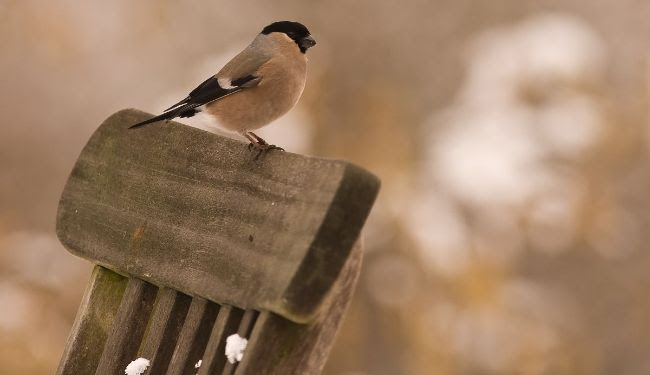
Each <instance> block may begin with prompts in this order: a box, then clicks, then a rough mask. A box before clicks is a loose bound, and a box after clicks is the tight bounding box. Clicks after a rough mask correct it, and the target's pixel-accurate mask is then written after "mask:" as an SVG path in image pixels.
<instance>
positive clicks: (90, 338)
mask: <svg viewBox="0 0 650 375" xmlns="http://www.w3.org/2000/svg"><path fill="white" fill-rule="evenodd" d="M126 284H127V278H125V277H123V276H120V275H118V274H116V273H114V272H113V271H109V270H107V269H105V268H103V267H99V266H95V268H94V269H93V272H92V275H91V277H90V281H89V282H88V286H87V287H86V291H85V293H84V296H83V299H82V300H81V305H80V306H79V311H78V312H77V317H76V318H75V321H74V324H73V325H72V329H71V331H70V334H69V336H68V341H67V343H66V346H65V350H64V352H63V356H62V357H61V362H60V363H59V367H58V369H57V371H56V374H57V375H77V374H93V373H95V368H96V367H97V364H98V363H99V358H100V357H101V355H102V351H103V349H104V343H105V342H106V338H107V337H108V334H109V332H110V329H111V327H112V323H113V318H114V316H115V314H116V313H117V310H118V308H119V306H120V302H121V301H122V295H123V294H124V289H125V288H126Z"/></svg>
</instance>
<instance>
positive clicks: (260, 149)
mask: <svg viewBox="0 0 650 375" xmlns="http://www.w3.org/2000/svg"><path fill="white" fill-rule="evenodd" d="M271 150H279V151H284V149H283V148H282V147H278V146H276V145H270V144H268V143H266V142H264V143H261V142H251V143H249V144H248V151H251V152H256V153H257V154H255V158H254V159H255V160H257V159H259V158H260V156H262V155H265V154H266V153H267V152H269V151H271Z"/></svg>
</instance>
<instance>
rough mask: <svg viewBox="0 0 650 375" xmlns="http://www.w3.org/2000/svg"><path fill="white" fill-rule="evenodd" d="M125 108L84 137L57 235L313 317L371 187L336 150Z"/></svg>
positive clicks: (131, 263)
mask: <svg viewBox="0 0 650 375" xmlns="http://www.w3.org/2000/svg"><path fill="white" fill-rule="evenodd" d="M149 116H151V115H149V114H146V113H144V112H141V111H138V110H133V109H129V110H123V111H120V112H118V113H116V114H114V115H112V116H111V117H110V118H108V119H107V120H106V121H105V122H104V123H103V124H102V125H101V126H100V127H99V128H98V129H97V131H96V132H95V133H94V134H93V135H92V137H91V138H90V140H89V141H88V144H87V145H86V146H85V147H84V149H83V151H82V152H81V155H80V156H79V159H78V160H77V163H76V165H75V166H74V169H73V170H72V173H71V175H70V178H69V179H68V182H67V184H66V186H65V189H64V191H63V194H62V197H61V201H60V204H59V210H58V214H57V234H58V237H59V239H60V241H61V242H62V243H63V245H64V246H65V247H66V248H67V249H68V250H69V251H70V252H72V253H73V254H75V255H78V256H81V257H83V258H86V259H89V260H91V261H93V262H95V263H97V264H100V265H102V266H104V267H107V268H109V269H112V270H114V271H116V272H118V273H121V274H125V275H129V276H135V277H138V278H141V279H144V280H147V281H149V282H151V283H154V284H157V285H161V286H167V287H171V288H174V289H176V290H179V291H182V292H184V293H187V294H191V295H197V296H201V297H204V298H207V299H209V300H212V301H215V302H218V303H227V304H230V305H234V306H238V307H241V308H251V309H257V310H268V311H272V312H275V313H277V314H279V315H281V316H283V317H285V318H287V319H289V320H292V321H294V322H307V321H310V320H311V319H312V318H313V317H314V316H315V315H316V314H317V312H318V310H319V307H320V306H321V304H322V301H323V299H324V297H325V296H326V294H327V293H328V291H329V290H330V289H331V288H332V285H333V284H334V281H335V280H336V279H337V277H338V276H339V272H340V270H341V268H342V267H343V264H344V263H345V261H346V259H347V257H348V255H349V254H350V249H351V248H352V246H353V245H354V243H355V241H356V240H357V238H358V236H359V232H360V230H361V228H362V226H363V223H364V221H365V220H366V217H367V216H368V213H369V211H370V208H371V207H372V204H373V202H374V200H375V197H376V195H377V192H378V189H379V180H378V179H377V178H376V177H375V176H373V175H372V174H370V173H368V172H367V171H365V170H363V169H361V168H359V167H356V166H354V165H351V164H349V163H345V162H341V161H332V160H323V159H317V158H311V157H305V156H300V155H295V154H291V153H288V152H270V153H268V154H267V155H266V156H265V157H263V158H261V159H260V160H254V158H253V155H252V154H251V153H250V152H249V151H248V150H247V147H246V145H245V144H243V143H241V142H238V141H235V140H231V139H228V138H224V137H220V136H217V135H215V134H212V133H208V132H205V131H202V130H199V129H195V128H192V127H189V126H185V125H182V124H179V123H175V122H169V123H162V124H157V125H152V126H149V127H145V128H141V129H133V130H128V129H127V128H128V127H129V126H130V125H132V124H134V123H136V122H139V121H142V120H144V119H146V118H148V117H149Z"/></svg>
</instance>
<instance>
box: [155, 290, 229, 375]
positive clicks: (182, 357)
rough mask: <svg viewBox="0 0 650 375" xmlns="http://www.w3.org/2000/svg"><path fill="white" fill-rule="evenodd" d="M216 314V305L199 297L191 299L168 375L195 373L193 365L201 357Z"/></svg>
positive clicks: (217, 309)
mask: <svg viewBox="0 0 650 375" xmlns="http://www.w3.org/2000/svg"><path fill="white" fill-rule="evenodd" d="M218 312H219V306H218V305H216V304H214V303H211V302H209V301H207V300H205V299H203V298H200V297H195V298H193V299H192V303H191V304H190V309H189V311H188V312H187V317H186V318H185V323H184V324H183V328H182V329H181V332H180V334H179V337H178V342H177V343H176V349H175V350H174V354H173V355H172V358H171V361H170V363H169V369H168V370H167V374H168V375H183V374H189V373H196V372H195V370H194V365H195V364H196V363H197V362H198V361H199V360H200V359H201V357H202V355H203V351H204V350H205V347H206V344H207V342H208V338H209V337H210V332H211V331H212V326H213V325H214V321H215V319H216V317H217V313H218ZM193 371H194V372H193Z"/></svg>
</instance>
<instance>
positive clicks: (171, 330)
mask: <svg viewBox="0 0 650 375" xmlns="http://www.w3.org/2000/svg"><path fill="white" fill-rule="evenodd" d="M190 302H191V298H190V297H189V296H186V295H184V294H182V293H179V292H177V291H175V290H173V289H169V288H163V289H161V290H159V291H158V295H157V298H156V304H155V306H154V311H153V313H152V314H151V320H150V321H149V324H148V325H147V330H146V332H145V335H144V342H143V343H142V345H141V346H140V349H139V351H138V355H137V357H142V358H146V359H148V360H149V361H150V363H151V364H150V366H149V367H148V368H147V371H146V372H145V375H154V374H164V373H165V372H166V371H167V367H168V366H169V361H170V360H171V356H172V353H173V352H174V348H175V347H176V341H177V339H178V334H179V332H180V331H181V328H182V327H183V322H184V321H185V317H186V315H187V310H188V309H189V307H190Z"/></svg>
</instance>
